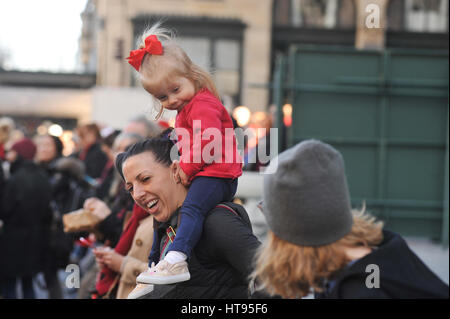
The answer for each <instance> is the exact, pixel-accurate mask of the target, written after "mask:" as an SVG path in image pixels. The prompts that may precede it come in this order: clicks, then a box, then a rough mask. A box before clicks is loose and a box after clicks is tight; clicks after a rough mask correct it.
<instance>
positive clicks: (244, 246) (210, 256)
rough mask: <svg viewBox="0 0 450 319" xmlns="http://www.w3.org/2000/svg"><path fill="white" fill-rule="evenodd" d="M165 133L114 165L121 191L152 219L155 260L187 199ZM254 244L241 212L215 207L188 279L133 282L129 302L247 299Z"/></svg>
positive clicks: (165, 248)
mask: <svg viewBox="0 0 450 319" xmlns="http://www.w3.org/2000/svg"><path fill="white" fill-rule="evenodd" d="M165 133H166V134H164V133H163V134H162V136H161V137H159V138H154V139H150V140H146V141H143V142H139V143H137V144H135V145H134V146H132V147H131V148H130V149H129V150H128V151H127V152H125V153H121V154H119V156H118V157H117V160H116V167H117V168H118V170H119V172H120V173H121V174H122V176H123V177H124V180H125V187H126V188H127V190H128V191H129V192H130V194H131V196H132V197H133V199H134V200H135V202H136V203H137V204H138V205H139V206H141V207H142V208H143V209H145V210H146V211H147V212H148V213H149V214H151V215H152V216H153V218H154V241H153V245H154V248H156V249H152V250H154V251H156V254H157V255H156V257H157V258H156V259H160V260H162V259H163V258H164V255H165V254H166V252H167V251H168V248H169V246H170V245H171V243H172V242H173V239H174V237H175V236H176V231H177V227H178V226H179V224H180V214H179V209H180V207H181V205H182V204H183V201H184V199H185V198H186V194H187V188H186V187H185V186H183V184H182V183H181V181H180V180H179V179H178V178H177V176H178V174H177V173H178V171H179V170H180V166H179V163H178V162H176V161H174V162H173V161H172V159H171V156H170V155H171V149H172V147H173V146H174V144H173V142H172V141H171V140H170V139H169V138H167V137H164V136H167V135H168V134H167V132H165ZM181 222H182V220H181ZM259 244H260V243H259V241H258V240H257V238H256V237H255V236H254V235H253V232H252V228H251V224H250V220H249V218H248V215H247V213H246V212H245V210H244V209H243V208H242V207H241V206H239V205H236V204H233V203H226V204H219V205H218V206H217V207H215V208H214V209H213V210H212V211H211V212H210V213H209V214H208V215H207V217H206V219H205V223H204V227H203V233H202V237H201V239H200V241H199V243H198V244H197V245H196V246H195V248H194V250H193V254H192V255H191V258H190V260H189V263H188V264H189V272H190V274H191V279H190V280H188V281H185V282H181V283H177V284H174V285H155V286H154V288H153V286H152V285H148V284H145V283H142V282H140V279H139V277H138V279H137V281H138V283H139V282H140V284H138V286H137V287H136V289H135V290H134V291H133V292H132V293H131V294H130V296H129V298H138V297H142V296H145V298H149V299H153V298H189V299H190V298H247V297H248V289H247V286H248V282H247V278H248V276H249V274H250V272H251V268H250V265H251V261H252V258H253V255H254V252H255V251H256V249H257V247H258V246H259ZM151 257H154V256H151ZM178 271H179V272H182V271H184V270H180V269H173V272H174V273H176V272H178ZM152 289H153V291H152V292H150V291H151V290H152Z"/></svg>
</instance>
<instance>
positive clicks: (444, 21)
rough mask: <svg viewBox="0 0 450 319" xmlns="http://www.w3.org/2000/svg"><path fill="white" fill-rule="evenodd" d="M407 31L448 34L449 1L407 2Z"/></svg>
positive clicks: (413, 0) (408, 0)
mask: <svg viewBox="0 0 450 319" xmlns="http://www.w3.org/2000/svg"><path fill="white" fill-rule="evenodd" d="M405 31H412V32H434V33H442V32H448V0H405Z"/></svg>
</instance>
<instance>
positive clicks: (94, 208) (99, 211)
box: [83, 197, 111, 220]
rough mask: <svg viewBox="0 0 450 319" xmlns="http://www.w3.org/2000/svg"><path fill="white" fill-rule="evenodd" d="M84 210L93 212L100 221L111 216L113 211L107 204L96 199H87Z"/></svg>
mask: <svg viewBox="0 0 450 319" xmlns="http://www.w3.org/2000/svg"><path fill="white" fill-rule="evenodd" d="M83 208H84V209H86V210H89V211H91V213H92V214H93V215H94V216H96V217H97V218H99V219H100V220H104V219H105V218H106V217H108V216H109V215H110V214H111V210H110V209H109V207H108V206H106V204H105V202H104V201H102V200H100V199H98V198H95V197H91V198H88V199H86V200H85V201H84V205H83Z"/></svg>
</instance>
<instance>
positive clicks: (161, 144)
mask: <svg viewBox="0 0 450 319" xmlns="http://www.w3.org/2000/svg"><path fill="white" fill-rule="evenodd" d="M172 132H173V129H172V128H168V129H166V130H165V131H164V132H162V133H161V134H160V135H158V136H157V137H154V138H150V139H147V140H143V141H139V142H137V143H135V144H133V145H131V146H130V147H129V148H128V149H127V150H126V151H125V152H123V153H120V154H119V155H117V157H116V163H115V165H116V169H117V171H118V172H119V173H120V175H121V176H122V178H123V179H125V178H124V176H123V172H122V165H123V163H124V162H125V161H126V160H127V159H128V158H130V157H132V156H135V155H138V154H141V153H144V152H152V153H153V155H154V156H155V159H156V161H157V162H158V163H160V164H163V165H165V166H170V164H172V158H171V150H172V147H173V146H174V145H175V144H174V141H173V140H172V139H171V138H170V137H171V134H172ZM175 147H176V146H175Z"/></svg>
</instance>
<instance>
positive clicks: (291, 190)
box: [263, 140, 353, 246]
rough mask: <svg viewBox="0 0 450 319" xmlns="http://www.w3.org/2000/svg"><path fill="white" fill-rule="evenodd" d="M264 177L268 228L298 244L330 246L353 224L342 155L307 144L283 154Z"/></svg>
mask: <svg viewBox="0 0 450 319" xmlns="http://www.w3.org/2000/svg"><path fill="white" fill-rule="evenodd" d="M270 165H277V169H276V171H275V173H273V174H268V175H266V176H265V177H264V188H263V197H264V198H263V199H264V201H263V211H264V215H265V217H266V220H267V223H268V225H269V227H270V229H271V230H272V231H273V232H274V233H275V235H277V236H278V237H280V238H281V239H283V240H285V241H288V242H290V243H293V244H296V245H300V246H321V245H327V244H331V243H333V242H335V241H337V240H339V239H340V238H342V237H344V236H345V235H346V234H347V233H349V232H350V230H351V228H352V225H353V215H352V213H351V206H350V195H349V191H348V187H347V180H346V177H345V168H344V160H343V158H342V155H341V154H340V153H339V152H338V151H337V150H336V149H334V148H333V147H332V146H330V145H328V144H325V143H322V142H320V141H317V140H307V141H304V142H301V143H299V144H297V145H295V146H294V147H292V148H290V149H288V150H286V151H284V152H282V153H281V154H279V156H278V157H277V158H276V159H275V160H274V161H272V163H271V164H270Z"/></svg>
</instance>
